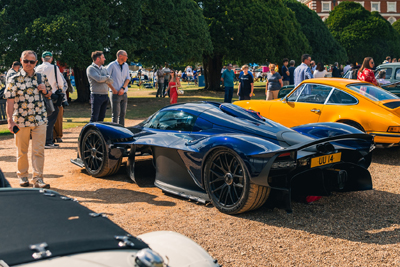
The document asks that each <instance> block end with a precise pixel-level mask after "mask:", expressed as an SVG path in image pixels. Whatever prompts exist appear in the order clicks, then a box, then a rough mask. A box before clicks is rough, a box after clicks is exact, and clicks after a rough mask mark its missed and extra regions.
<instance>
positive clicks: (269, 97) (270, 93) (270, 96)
mask: <svg viewBox="0 0 400 267" xmlns="http://www.w3.org/2000/svg"><path fill="white" fill-rule="evenodd" d="M278 94H279V90H275V91H270V90H267V100H273V99H277V98H278Z"/></svg>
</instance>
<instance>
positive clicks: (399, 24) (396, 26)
mask: <svg viewBox="0 0 400 267" xmlns="http://www.w3.org/2000/svg"><path fill="white" fill-rule="evenodd" d="M392 27H393V28H394V29H395V30H396V31H397V32H398V33H400V20H396V21H395V22H394V23H393V24H392Z"/></svg>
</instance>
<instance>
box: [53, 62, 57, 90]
mask: <svg viewBox="0 0 400 267" xmlns="http://www.w3.org/2000/svg"><path fill="white" fill-rule="evenodd" d="M54 76H55V77H56V86H57V88H58V80H57V66H56V65H54Z"/></svg>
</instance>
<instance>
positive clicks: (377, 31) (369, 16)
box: [326, 1, 400, 63]
mask: <svg viewBox="0 0 400 267" xmlns="http://www.w3.org/2000/svg"><path fill="white" fill-rule="evenodd" d="M326 24H327V26H328V29H329V30H330V32H331V33H332V35H333V37H335V39H336V40H338V41H339V43H340V44H341V45H342V46H343V47H344V48H345V49H346V51H347V55H348V57H349V60H350V61H351V62H354V63H355V62H358V63H361V62H362V61H363V59H364V58H365V57H368V56H370V57H373V58H374V60H375V62H382V61H383V60H384V59H385V57H386V56H387V55H398V54H399V53H400V48H399V45H400V35H399V33H398V32H396V31H395V30H394V28H393V27H392V26H391V25H390V23H389V22H388V21H387V20H386V19H384V18H383V17H382V16H381V15H380V14H379V13H378V12H372V13H371V12H369V11H368V10H366V9H365V8H364V7H363V6H361V5H360V4H359V3H356V2H348V1H344V2H341V3H340V4H339V5H338V6H336V7H335V9H334V10H333V11H331V13H330V14H329V17H328V19H327V20H326Z"/></svg>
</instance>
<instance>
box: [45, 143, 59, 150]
mask: <svg viewBox="0 0 400 267" xmlns="http://www.w3.org/2000/svg"><path fill="white" fill-rule="evenodd" d="M44 148H45V149H53V148H59V146H58V145H55V144H48V145H45V146H44Z"/></svg>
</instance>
